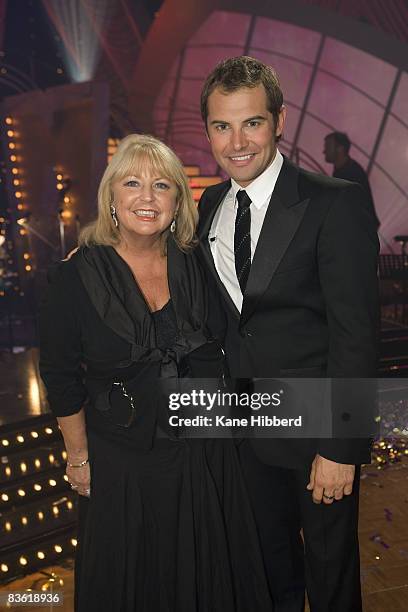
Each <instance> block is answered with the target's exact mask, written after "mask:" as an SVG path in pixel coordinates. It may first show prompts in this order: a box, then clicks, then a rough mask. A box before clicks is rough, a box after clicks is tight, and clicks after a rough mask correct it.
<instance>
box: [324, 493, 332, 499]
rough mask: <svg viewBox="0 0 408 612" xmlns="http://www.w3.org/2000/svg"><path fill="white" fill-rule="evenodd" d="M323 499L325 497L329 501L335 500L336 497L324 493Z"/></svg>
mask: <svg viewBox="0 0 408 612" xmlns="http://www.w3.org/2000/svg"><path fill="white" fill-rule="evenodd" d="M323 497H324V498H325V499H329V500H332V499H334V495H326V493H323Z"/></svg>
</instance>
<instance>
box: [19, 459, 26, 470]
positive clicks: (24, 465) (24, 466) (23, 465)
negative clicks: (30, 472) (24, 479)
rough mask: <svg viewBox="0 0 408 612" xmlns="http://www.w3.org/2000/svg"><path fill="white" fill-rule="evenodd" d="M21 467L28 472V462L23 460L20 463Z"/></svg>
mask: <svg viewBox="0 0 408 612" xmlns="http://www.w3.org/2000/svg"><path fill="white" fill-rule="evenodd" d="M20 469H21V471H22V472H26V471H27V464H26V463H24V461H23V462H21V463H20Z"/></svg>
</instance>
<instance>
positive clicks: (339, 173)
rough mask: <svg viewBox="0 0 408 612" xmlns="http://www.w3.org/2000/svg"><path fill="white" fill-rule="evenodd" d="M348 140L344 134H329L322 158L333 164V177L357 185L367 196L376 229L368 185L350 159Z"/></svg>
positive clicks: (355, 163)
mask: <svg viewBox="0 0 408 612" xmlns="http://www.w3.org/2000/svg"><path fill="white" fill-rule="evenodd" d="M350 145H351V142H350V139H349V137H348V136H347V134H345V133H344V132H331V133H330V134H327V136H326V137H325V139H324V149H323V153H324V157H325V160H326V161H327V162H328V163H329V164H333V166H334V169H333V176H334V177H336V178H339V179H344V180H346V181H353V182H354V183H359V185H361V186H362V187H363V189H364V190H365V191H366V192H367V194H368V196H369V199H368V201H369V204H370V207H371V208H372V213H373V215H374V219H375V223H376V226H377V228H378V227H379V225H380V221H379V219H378V217H377V213H376V212H375V206H374V200H373V194H372V193H371V187H370V183H369V182H368V176H367V173H366V171H365V170H364V168H363V167H362V166H361V165H360V164H359V163H358V162H356V160H355V159H353V158H352V157H350V155H349V151H350Z"/></svg>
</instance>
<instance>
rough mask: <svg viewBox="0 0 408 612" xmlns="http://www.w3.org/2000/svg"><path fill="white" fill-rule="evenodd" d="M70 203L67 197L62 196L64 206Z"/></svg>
mask: <svg viewBox="0 0 408 612" xmlns="http://www.w3.org/2000/svg"><path fill="white" fill-rule="evenodd" d="M70 201H71V200H70V199H69V197H68V196H64V203H65V204H69V203H70Z"/></svg>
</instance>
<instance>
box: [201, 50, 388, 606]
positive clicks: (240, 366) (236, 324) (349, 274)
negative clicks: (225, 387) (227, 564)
mask: <svg viewBox="0 0 408 612" xmlns="http://www.w3.org/2000/svg"><path fill="white" fill-rule="evenodd" d="M201 112H202V116H203V120H204V123H205V127H206V132H207V136H208V139H209V142H210V145H211V148H212V152H213V155H214V157H215V159H216V161H217V163H218V164H219V165H220V166H221V168H222V169H223V170H224V171H225V172H226V173H227V174H228V175H229V176H230V177H231V180H228V181H225V182H223V183H221V184H218V185H215V186H212V187H209V188H208V189H206V191H205V192H204V194H203V196H202V199H201V201H200V224H199V237H200V244H201V246H200V253H201V256H202V258H203V261H204V262H205V265H206V266H207V268H208V269H209V271H210V274H211V275H212V276H213V278H214V279H215V282H216V283H217V286H218V289H219V291H220V292H221V295H222V296H223V299H224V303H225V309H226V312H227V315H228V334H227V339H226V350H227V357H228V358H229V365H230V369H231V373H232V375H233V376H235V377H238V378H254V377H265V378H268V377H274V376H278V377H279V376H280V377H285V376H286V377H299V378H300V377H324V376H327V377H367V378H368V377H372V376H375V374H376V358H377V346H376V343H377V327H378V320H379V317H378V295H377V255H378V239H377V236H376V232H375V228H374V225H373V223H372V219H371V216H370V214H369V212H368V209H367V207H366V202H365V198H366V196H365V194H364V193H363V191H362V190H361V188H360V187H359V186H357V185H355V184H352V183H347V182H345V181H339V180H335V179H332V178H328V177H323V176H318V175H314V174H311V173H308V172H305V171H303V170H301V169H300V168H298V167H296V166H295V165H293V164H292V163H291V162H290V161H289V160H287V159H286V158H283V156H282V155H281V153H280V152H279V150H278V149H277V143H278V141H279V139H280V137H281V135H282V133H283V129H284V124H285V117H286V110H285V108H284V106H283V96H282V92H281V90H280V86H279V82H278V79H277V77H276V75H275V73H274V72H273V70H272V69H270V68H269V67H268V66H266V65H265V64H263V63H262V62H259V61H257V60H255V59H252V58H249V57H238V58H232V59H228V60H225V61H223V62H221V63H220V64H219V65H218V66H217V67H216V68H215V69H214V71H213V72H212V73H211V74H210V75H209V77H208V78H207V80H206V82H205V84H204V87H203V90H202V96H201ZM350 416H351V418H352V419H353V418H354V415H353V414H351V415H348V417H350ZM239 448H240V455H241V461H242V466H243V470H244V473H245V476H246V481H247V486H248V490H249V494H250V496H251V498H252V504H253V511H254V515H255V519H256V522H257V527H258V531H259V536H260V541H261V545H262V548H263V555H264V562H265V568H266V571H267V575H268V580H269V585H270V589H271V592H272V595H273V598H274V601H275V612H283V611H285V612H292V611H297V612H298V611H300V610H303V608H304V582H303V580H304V579H303V571H304V569H303V555H304V552H303V543H302V540H301V537H300V529H301V528H303V535H304V542H305V568H306V585H307V591H308V597H309V601H310V605H311V610H312V612H358V611H359V610H361V594H360V581H359V553H358V539H357V521H358V485H359V479H358V472H359V469H358V466H359V465H360V464H362V463H366V462H369V461H370V449H369V442H368V441H365V440H359V439H356V440H354V441H353V440H347V439H337V440H336V439H327V438H326V439H319V440H295V439H291V440H289V439H286V440H285V439H251V441H249V440H244V441H243V442H242V443H241V445H240V447H239ZM356 466H357V468H356ZM237 511H239V509H237Z"/></svg>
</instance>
